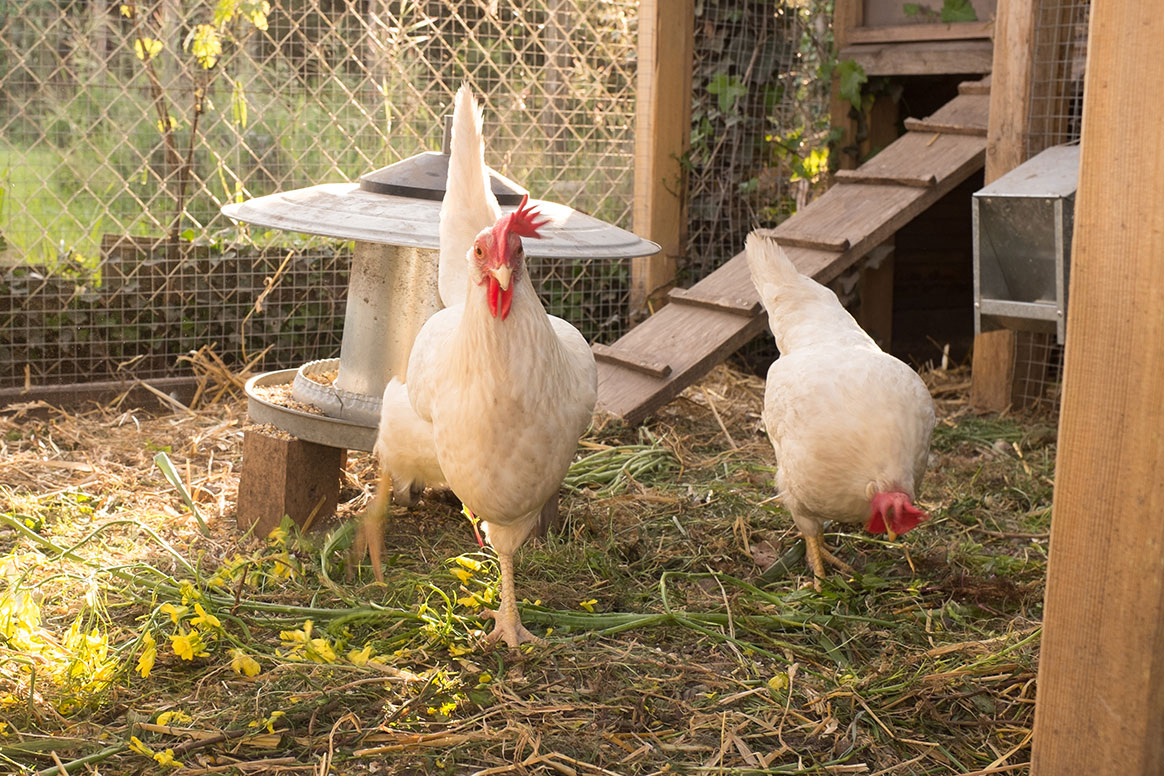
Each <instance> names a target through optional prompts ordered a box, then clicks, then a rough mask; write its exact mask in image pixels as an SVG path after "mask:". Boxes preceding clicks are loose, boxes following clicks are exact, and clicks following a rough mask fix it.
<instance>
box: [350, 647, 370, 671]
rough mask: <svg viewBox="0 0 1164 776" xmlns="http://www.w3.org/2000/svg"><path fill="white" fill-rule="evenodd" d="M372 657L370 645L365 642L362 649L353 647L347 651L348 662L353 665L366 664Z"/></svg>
mask: <svg viewBox="0 0 1164 776" xmlns="http://www.w3.org/2000/svg"><path fill="white" fill-rule="evenodd" d="M371 658H372V645H371V644H365V645H364V648H363V649H353V650H351V651H350V652H348V662H350V663H351V664H352V665H354V666H362V665H366V664H367V662H368V661H369V660H370V659H371Z"/></svg>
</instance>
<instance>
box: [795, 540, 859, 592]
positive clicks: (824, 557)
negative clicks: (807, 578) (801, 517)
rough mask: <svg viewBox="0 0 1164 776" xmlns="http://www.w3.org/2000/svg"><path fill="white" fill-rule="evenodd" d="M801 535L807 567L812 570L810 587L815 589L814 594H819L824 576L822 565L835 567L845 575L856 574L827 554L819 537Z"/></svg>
mask: <svg viewBox="0 0 1164 776" xmlns="http://www.w3.org/2000/svg"><path fill="white" fill-rule="evenodd" d="M802 535H803V536H804V546H805V550H806V553H805V554H806V555H807V556H808V566H809V568H811V569H812V586H813V587H814V588H815V589H816V592H818V593H819V592H820V581H821V580H822V579H824V576H825V570H824V564H825V563H826V562H827V563H829V564H830V565H833V566H836V567H837V568H838V569H840V570H841V571H843V572H845V573H846V574H850V575H852V574H855V573H856V572H855V571H854V570H853V567H852V566H850V565H849V564H848V563H845V562H844V561H843V560H841V559H840V558H838V557H837V556H835V555H833V554H832V553H831V552H829V551H828V550H827V549H826V548H825V546H824V542H823V541H821V538H820V537H819V536H809V535H808V534H802Z"/></svg>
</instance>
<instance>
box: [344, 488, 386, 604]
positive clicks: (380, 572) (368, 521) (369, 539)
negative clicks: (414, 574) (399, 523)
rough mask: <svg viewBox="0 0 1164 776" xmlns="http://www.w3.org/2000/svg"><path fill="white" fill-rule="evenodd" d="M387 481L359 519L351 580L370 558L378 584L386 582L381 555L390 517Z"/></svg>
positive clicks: (353, 543) (354, 543)
mask: <svg viewBox="0 0 1164 776" xmlns="http://www.w3.org/2000/svg"><path fill="white" fill-rule="evenodd" d="M386 486H387V480H382V481H381V483H380V487H379V488H378V489H377V491H376V495H374V496H373V497H372V502H371V503H370V504H368V508H367V509H366V510H364V514H362V515H361V516H360V518H359V520H360V525H359V526H358V527H357V528H356V539H355V541H354V542H352V554H351V559H350V563H349V564H348V576H349V578H350V577H351V575H352V574H353V573H354V570H355V568H356V567H357V566H358V565H359V564H360V561H362V560H363V559H364V556H365V555H367V556H368V560H369V561H370V562H371V564H372V575H373V576H374V577H375V578H376V581H377V582H383V581H384V569H383V568H382V567H381V565H380V553H381V552H382V551H383V549H384V521H385V519H387V517H388V494H387V487H386Z"/></svg>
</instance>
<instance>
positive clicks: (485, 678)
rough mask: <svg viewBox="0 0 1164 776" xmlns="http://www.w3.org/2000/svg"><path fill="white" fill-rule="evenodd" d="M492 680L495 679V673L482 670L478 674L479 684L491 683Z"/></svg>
mask: <svg viewBox="0 0 1164 776" xmlns="http://www.w3.org/2000/svg"><path fill="white" fill-rule="evenodd" d="M492 681H493V674H491V673H489V672H488V671H482V672H481V673H480V674H478V675H477V684H478V685H482V684H489V683H490V682H492Z"/></svg>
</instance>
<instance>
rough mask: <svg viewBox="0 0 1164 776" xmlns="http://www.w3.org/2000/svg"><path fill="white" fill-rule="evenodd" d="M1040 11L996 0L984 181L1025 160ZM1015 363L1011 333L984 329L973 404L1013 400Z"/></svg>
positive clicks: (974, 367)
mask: <svg viewBox="0 0 1164 776" xmlns="http://www.w3.org/2000/svg"><path fill="white" fill-rule="evenodd" d="M1037 12H1038V2H1037V0H999V2H998V10H997V11H996V14H995V17H994V64H993V70H992V73H991V76H990V120H989V122H988V124H987V128H986V180H985V182H986V183H990V182H991V181H993V180H995V179H996V178H1000V177H1002V176H1003V175H1005V174H1006V173H1008V172H1010V171H1011V170H1013V169H1014V168H1015V167H1018V166H1019V165H1020V164H1022V163H1023V162H1024V161H1026V158H1027V157H1026V151H1027V120H1028V118H1029V116H1030V112H1031V68H1032V67H1033V62H1034V56H1035V17H1036V14H1037ZM1014 362H1015V335H1014V332H1013V331H1009V330H1007V329H1002V330H1000V331H990V332H984V333H982V334H979V335H978V336H977V337H975V338H974V354H973V358H972V361H971V365H970V406H971V407H973V408H974V409H976V410H980V411H983V412H1001V411H1002V410H1004V409H1006V408H1007V407H1008V406H1009V405H1010V404H1011V394H1012V392H1013V385H1014Z"/></svg>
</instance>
